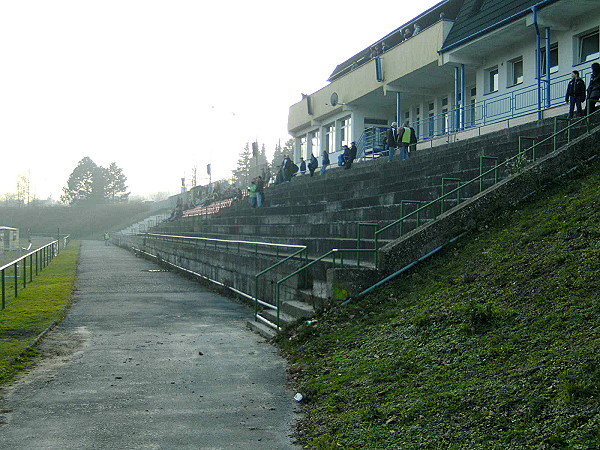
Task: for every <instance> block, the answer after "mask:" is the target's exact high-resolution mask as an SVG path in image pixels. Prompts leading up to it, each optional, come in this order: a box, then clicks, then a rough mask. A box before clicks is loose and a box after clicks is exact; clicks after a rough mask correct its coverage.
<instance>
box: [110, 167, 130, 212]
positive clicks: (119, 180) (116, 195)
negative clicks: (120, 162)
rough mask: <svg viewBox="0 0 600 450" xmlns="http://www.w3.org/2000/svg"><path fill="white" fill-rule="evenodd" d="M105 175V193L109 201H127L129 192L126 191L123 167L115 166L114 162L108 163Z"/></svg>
mask: <svg viewBox="0 0 600 450" xmlns="http://www.w3.org/2000/svg"><path fill="white" fill-rule="evenodd" d="M105 176H106V194H107V198H108V200H109V201H110V202H111V203H119V202H124V201H127V199H128V198H129V194H130V193H129V192H127V185H126V184H125V182H126V181H127V177H126V176H125V174H124V173H123V169H121V168H120V167H119V166H117V164H116V163H114V162H112V163H110V166H108V169H106V172H105Z"/></svg>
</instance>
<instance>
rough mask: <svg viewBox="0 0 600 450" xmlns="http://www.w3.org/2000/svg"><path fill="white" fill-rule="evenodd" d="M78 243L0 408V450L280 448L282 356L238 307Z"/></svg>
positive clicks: (285, 396) (130, 259)
mask: <svg viewBox="0 0 600 450" xmlns="http://www.w3.org/2000/svg"><path fill="white" fill-rule="evenodd" d="M153 269H157V267H156V266H155V265H153V264H151V263H150V262H148V261H145V260H143V259H138V258H135V257H134V256H133V255H132V254H130V253H128V252H127V251H125V250H122V249H120V248H117V247H114V246H109V247H105V246H104V244H103V243H100V242H91V241H90V242H84V243H83V247H82V252H81V261H80V266H79V283H78V292H77V293H76V297H75V304H74V305H73V307H72V309H71V312H70V313H69V316H68V317H67V318H66V319H65V320H64V322H63V323H62V324H61V325H60V326H59V327H58V328H57V329H56V330H55V331H54V332H52V333H51V335H50V336H49V337H48V338H47V339H46V340H45V341H44V344H43V351H44V353H45V355H46V357H45V358H44V359H43V360H42V362H41V363H40V364H39V365H38V366H37V367H36V368H35V369H34V370H33V371H32V372H31V373H29V374H27V375H26V376H25V377H23V379H22V380H20V381H19V382H18V383H16V385H15V386H14V387H12V388H10V389H9V390H8V392H7V393H6V396H5V398H4V399H3V400H2V401H1V402H0V448H1V449H208V448H211V449H221V448H222V449H230V448H231V449H233V448H235V449H287V448H295V447H294V446H293V445H292V438H291V437H290V434H291V427H292V425H293V422H294V420H295V419H296V412H295V410H294V408H295V405H294V401H293V398H292V396H293V394H294V393H293V392H291V391H289V390H288V389H287V388H286V382H285V361H284V360H283V359H282V358H281V357H280V356H278V354H277V351H276V349H275V348H274V347H272V346H270V345H269V344H267V343H265V342H264V341H262V340H261V338H259V337H258V336H256V335H254V334H253V333H252V332H250V331H249V330H247V329H246V328H245V320H247V318H248V317H250V314H251V311H250V309H249V308H248V307H246V306H243V305H240V304H237V303H235V302H233V301H231V300H229V299H226V298H223V297H221V296H219V295H217V294H215V293H213V292H210V291H208V290H207V289H205V288H204V287H202V286H201V285H200V284H198V283H194V282H192V281H190V280H187V279H185V278H183V277H181V276H179V275H177V274H174V273H168V272H149V270H153Z"/></svg>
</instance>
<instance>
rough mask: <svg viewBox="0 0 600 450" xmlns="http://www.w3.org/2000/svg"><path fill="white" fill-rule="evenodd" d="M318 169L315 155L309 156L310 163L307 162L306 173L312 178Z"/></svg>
mask: <svg viewBox="0 0 600 450" xmlns="http://www.w3.org/2000/svg"><path fill="white" fill-rule="evenodd" d="M317 167H319V161H318V160H317V158H315V155H313V154H311V155H310V161H309V162H308V171H309V172H310V176H311V177H312V176H313V175H314V174H315V170H317Z"/></svg>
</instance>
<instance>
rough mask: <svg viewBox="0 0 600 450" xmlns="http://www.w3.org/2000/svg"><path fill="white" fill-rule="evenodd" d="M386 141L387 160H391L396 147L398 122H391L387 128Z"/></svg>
mask: <svg viewBox="0 0 600 450" xmlns="http://www.w3.org/2000/svg"><path fill="white" fill-rule="evenodd" d="M386 141H387V142H386V145H387V150H388V151H389V153H388V161H392V160H393V159H394V153H396V147H398V124H397V123H396V122H392V125H391V126H390V128H389V129H388V131H387V136H386Z"/></svg>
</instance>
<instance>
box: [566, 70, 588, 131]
mask: <svg viewBox="0 0 600 450" xmlns="http://www.w3.org/2000/svg"><path fill="white" fill-rule="evenodd" d="M584 101H585V81H583V80H582V79H581V78H579V71H578V70H574V71H573V72H572V73H571V81H570V82H569V85H568V86H567V93H566V94H565V102H567V103H569V119H572V118H573V112H574V110H575V107H577V117H581V116H582V115H583V114H582V111H581V103H583V102H584Z"/></svg>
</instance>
